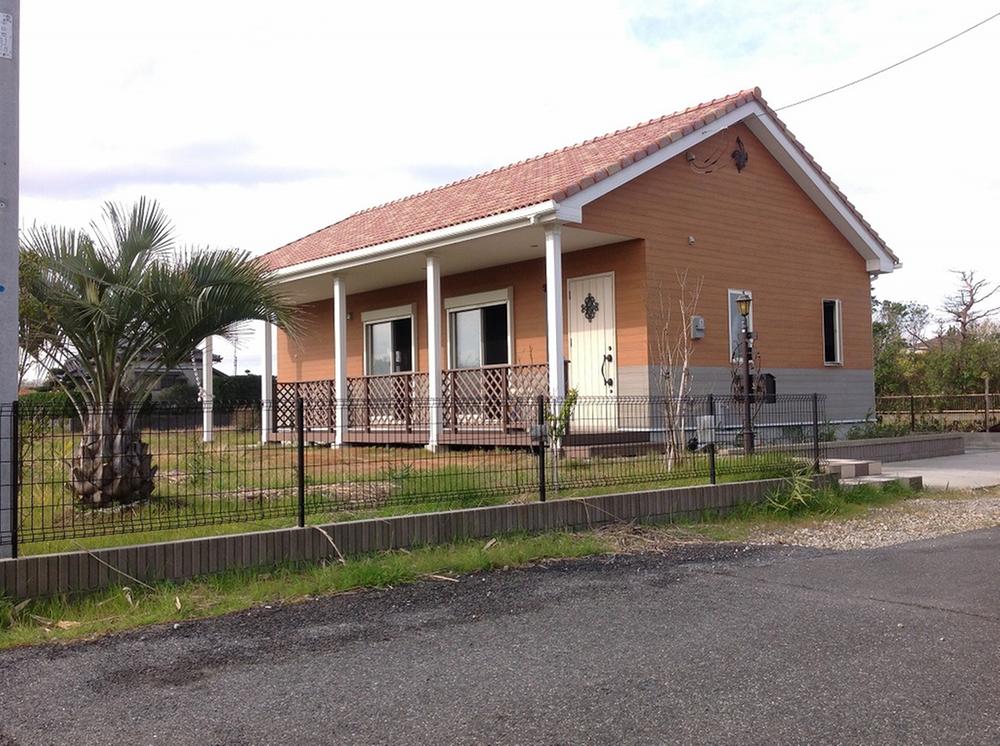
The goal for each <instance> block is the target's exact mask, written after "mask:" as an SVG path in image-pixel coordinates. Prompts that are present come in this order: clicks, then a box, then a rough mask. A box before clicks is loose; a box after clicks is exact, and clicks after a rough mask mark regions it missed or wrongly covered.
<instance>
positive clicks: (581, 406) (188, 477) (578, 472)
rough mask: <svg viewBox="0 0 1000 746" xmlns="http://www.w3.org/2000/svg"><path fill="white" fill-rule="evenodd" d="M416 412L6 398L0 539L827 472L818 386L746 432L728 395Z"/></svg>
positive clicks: (779, 404)
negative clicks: (89, 407) (281, 415)
mask: <svg viewBox="0 0 1000 746" xmlns="http://www.w3.org/2000/svg"><path fill="white" fill-rule="evenodd" d="M406 407H408V408H410V411H400V410H399V403H398V402H396V401H394V400H387V401H385V402H380V406H379V412H380V413H381V414H380V417H379V418H378V419H376V420H374V421H371V422H366V423H365V426H364V427H356V428H351V427H347V428H344V429H343V430H341V431H340V432H339V433H338V432H337V431H336V429H335V428H331V427H317V426H312V425H310V423H312V422H316V421H318V420H319V418H317V417H310V414H311V413H310V411H309V407H308V406H307V405H306V404H305V403H304V402H303V401H302V400H301V399H299V400H298V401H297V402H296V414H295V418H294V421H293V422H292V423H287V424H289V425H290V426H289V427H273V428H272V427H269V428H267V429H266V430H265V431H264V433H263V435H264V437H263V438H262V430H261V411H260V409H259V407H258V406H253V405H245V406H244V405H239V404H233V403H229V404H226V405H220V404H218V403H217V405H216V412H215V413H214V416H213V417H211V421H212V427H211V429H210V431H206V430H205V429H204V427H203V410H202V409H201V407H200V406H196V407H192V408H187V409H177V408H162V407H161V408H146V409H144V410H143V411H140V412H136V413H134V414H135V416H134V426H133V427H131V428H130V429H126V431H124V432H123V431H122V430H121V427H120V425H121V422H122V421H124V420H123V419H122V418H121V417H118V418H116V417H108V418H102V417H90V418H89V421H81V420H80V418H79V417H77V416H75V415H70V414H68V413H67V412H65V411H52V410H47V409H45V408H42V407H33V408H29V407H21V408H20V409H18V407H17V405H14V406H13V407H12V406H10V405H8V406H7V407H6V408H4V409H2V410H0V428H2V431H0V432H2V433H3V434H4V437H5V438H6V441H5V442H6V444H7V446H8V447H7V449H6V451H5V454H6V455H5V456H4V460H5V466H6V467H7V469H6V472H5V473H8V474H9V475H10V476H9V478H11V479H13V480H14V482H15V487H16V489H14V490H12V491H11V490H7V493H8V494H10V493H11V492H12V493H13V497H14V503H13V504H6V505H0V511H5V512H4V513H3V515H4V516H5V517H4V520H3V522H2V523H0V545H2V544H11V543H13V544H14V545H15V546H16V545H17V544H18V542H20V543H21V544H27V543H36V542H49V541H61V540H73V539H78V538H82V537H93V536H106V535H114V534H127V533H135V532H150V531H164V530H174V529H184V528H187V527H191V526H201V525H209V524H219V525H221V524H239V525H240V526H241V527H242V528H243V529H251V528H267V527H273V526H279V525H288V523H289V522H290V521H292V520H295V521H297V522H298V523H299V524H300V525H302V524H304V523H305V522H307V521H309V520H313V519H315V520H316V521H331V520H338V519H349V518H353V517H371V516H378V515H387V514H391V513H397V512H416V511H426V510H438V509H447V508H454V507H471V506H476V505H488V504H495V503H500V502H506V501H512V500H514V501H516V500H522V501H529V500H539V499H541V500H545V499H552V498H556V497H560V496H563V497H564V496H575V495H582V494H592V493H594V492H601V491H608V490H610V489H614V488H616V487H622V486H626V485H629V486H632V487H642V486H649V487H658V486H672V485H681V484H697V483H715V482H717V481H726V480H735V479H748V478H770V477H776V476H782V475H786V474H789V473H791V472H792V471H793V470H795V469H797V468H816V467H818V464H819V460H820V459H821V457H822V442H821V438H820V426H821V423H823V422H824V421H825V412H824V409H825V407H824V398H823V397H822V396H817V395H812V396H779V397H777V398H775V400H774V401H773V402H767V403H754V404H753V406H752V408H751V409H752V412H751V416H752V421H751V423H750V428H749V430H748V428H747V427H746V425H745V422H744V416H745V415H744V403H743V402H742V400H741V399H739V398H735V397H731V396H718V397H713V396H707V397H692V398H687V399H684V400H683V401H675V400H668V399H662V398H635V397H619V398H616V399H583V398H581V399H576V400H572V401H553V400H549V399H546V398H541V397H536V398H529V399H524V400H520V399H517V400H512V399H504V400H503V401H502V402H501V401H498V400H495V399H494V398H491V397H484V398H479V399H468V400H464V401H463V402H462V407H461V412H462V413H463V416H462V417H461V418H460V419H457V420H451V421H449V422H448V427H446V428H443V429H442V431H441V432H440V433H439V434H438V437H437V446H436V448H434V449H430V448H428V447H427V444H428V442H429V441H430V440H431V438H430V433H429V431H428V429H427V427H426V426H424V427H423V428H420V427H415V426H414V423H430V422H432V421H434V417H433V415H434V414H435V412H434V411H432V410H434V409H435V403H434V402H430V401H428V400H423V401H413V400H412V399H409V400H407V402H406ZM504 407H516V408H517V412H518V417H517V418H512V417H510V416H509V412H504V411H503V408H504ZM413 408H416V409H417V410H418V411H416V412H413V411H412V409H413ZM414 415H416V416H414ZM439 421H441V422H444V420H443V418H442V419H440V420H439ZM515 421H516V422H518V423H520V424H519V426H517V427H511V426H510V424H509V423H511V422H515ZM102 427H103V429H104V432H103V434H102V433H101V432H100V430H101V428H102ZM748 431H749V433H750V437H749V438H748V437H747V436H746V432H748ZM262 440H266V442H262ZM338 440H339V441H341V443H338V442H337V441H338ZM338 445H342V447H336V446H338ZM8 503H9V501H8ZM154 538H171V537H170V536H159V537H154Z"/></svg>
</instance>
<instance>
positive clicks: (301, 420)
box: [295, 396, 306, 528]
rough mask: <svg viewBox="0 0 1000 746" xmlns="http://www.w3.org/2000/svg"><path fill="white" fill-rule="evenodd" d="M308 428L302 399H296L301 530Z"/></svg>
mask: <svg viewBox="0 0 1000 746" xmlns="http://www.w3.org/2000/svg"><path fill="white" fill-rule="evenodd" d="M305 431H306V428H305V412H304V406H303V404H302V397H301V396H297V397H295V434H296V437H297V440H296V443H295V457H296V464H295V478H296V486H297V488H298V500H299V528H303V527H304V526H305V525H306V439H305V435H306V432H305Z"/></svg>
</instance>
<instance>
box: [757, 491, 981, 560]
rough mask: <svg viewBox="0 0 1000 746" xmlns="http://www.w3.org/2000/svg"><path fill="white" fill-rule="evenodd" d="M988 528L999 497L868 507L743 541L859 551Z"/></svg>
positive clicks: (760, 533) (929, 499)
mask: <svg viewBox="0 0 1000 746" xmlns="http://www.w3.org/2000/svg"><path fill="white" fill-rule="evenodd" d="M993 526H1000V493H997V492H992V493H990V494H986V495H983V494H977V493H969V496H968V497H961V498H933V497H919V498H914V499H912V500H906V501H905V502H902V503H898V504H896V505H890V506H886V507H879V508H872V509H871V510H870V511H869V512H868V514H867V515H865V516H862V517H860V518H853V519H851V520H847V521H825V522H821V523H817V524H816V525H814V526H804V527H798V528H792V527H788V528H783V529H774V528H769V529H761V530H759V531H756V532H754V533H752V534H751V535H750V538H749V540H748V542H749V543H751V544H794V545H798V546H804V547H816V548H821V549H863V548H867V547H885V546H890V545H892V544H901V543H903V542H905V541H914V540H916V539H929V538H932V537H935V536H945V535H948V534H956V533H960V532H962V531H973V530H975V529H980V528H992V527H993Z"/></svg>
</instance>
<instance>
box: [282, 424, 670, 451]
mask: <svg viewBox="0 0 1000 746" xmlns="http://www.w3.org/2000/svg"><path fill="white" fill-rule="evenodd" d="M428 438H429V431H428V430H426V429H411V430H406V429H404V428H383V429H378V428H372V429H370V430H363V429H351V430H348V432H347V434H346V438H345V444H346V445H358V446H365V445H381V446H422V445H426V443H427V441H428ZM270 440H271V442H272V443H288V442H292V441H294V440H295V432H294V431H293V430H279V431H276V432H272V433H271V438H270ZM333 440H334V434H333V433H332V432H331V431H330V430H306V432H305V442H306V443H314V444H323V443H332V442H333ZM649 442H650V434H649V432H648V431H644V430H622V431H595V432H585V433H571V434H569V435H567V436H566V437H565V439H564V440H563V446H564V447H565V448H571V447H581V448H582V447H591V446H609V445H613V446H624V445H635V444H643V443H649ZM438 443H439V444H440V445H445V446H460V447H462V448H531V447H532V446H533V445H534V440H533V439H532V437H531V435H530V434H529V433H527V432H525V431H523V430H518V431H509V432H503V431H501V430H500V429H498V428H493V429H490V428H483V429H481V430H477V429H471V428H463V429H459V430H458V432H455V431H453V430H445V431H444V432H442V433H441V434H440V436H438Z"/></svg>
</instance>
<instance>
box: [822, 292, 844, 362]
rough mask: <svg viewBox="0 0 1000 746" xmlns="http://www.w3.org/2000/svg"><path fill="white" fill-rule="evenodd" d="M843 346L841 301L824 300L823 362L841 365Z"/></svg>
mask: <svg viewBox="0 0 1000 746" xmlns="http://www.w3.org/2000/svg"><path fill="white" fill-rule="evenodd" d="M842 351H843V346H842V344H841V339H840V301H839V300H824V301H823V362H824V363H825V364H826V365H840V364H841V363H842V362H843V361H842V359H841V356H842Z"/></svg>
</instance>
